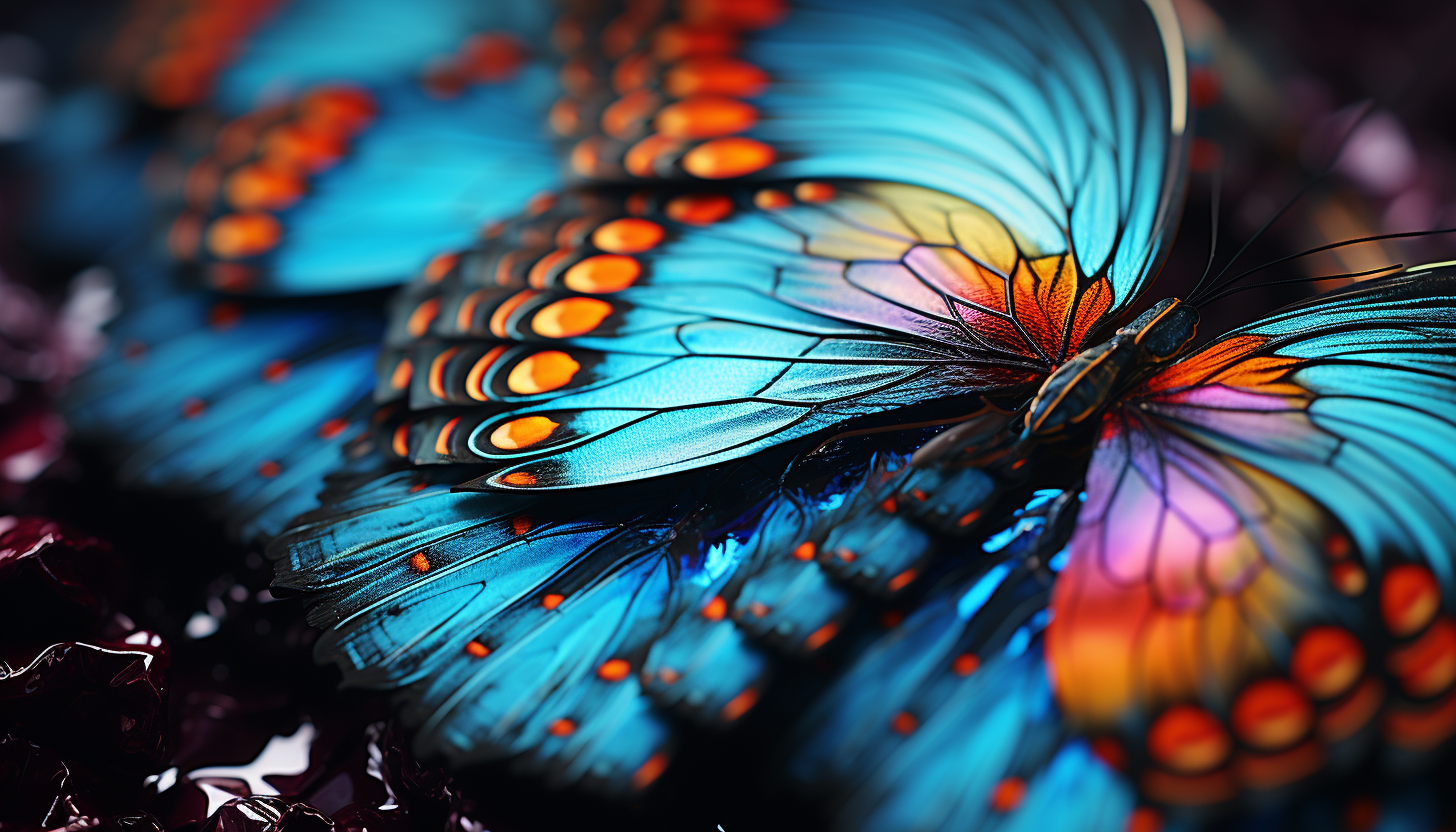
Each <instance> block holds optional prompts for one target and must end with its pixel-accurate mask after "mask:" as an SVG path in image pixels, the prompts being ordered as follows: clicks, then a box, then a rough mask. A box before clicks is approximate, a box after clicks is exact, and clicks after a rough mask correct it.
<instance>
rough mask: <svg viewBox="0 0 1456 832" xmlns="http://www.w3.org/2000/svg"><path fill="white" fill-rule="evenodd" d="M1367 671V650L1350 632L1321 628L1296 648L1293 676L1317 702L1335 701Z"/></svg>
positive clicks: (1291, 662)
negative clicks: (1318, 700)
mask: <svg viewBox="0 0 1456 832" xmlns="http://www.w3.org/2000/svg"><path fill="white" fill-rule="evenodd" d="M1364 671H1365V648H1364V647H1362V646H1361V644H1360V640H1359V639H1357V638H1355V636H1354V635H1352V634H1351V633H1350V632H1349V631H1348V630H1344V629H1341V628H1339V627H1330V626H1317V627H1310V628H1309V629H1308V630H1305V631H1304V633H1303V634H1302V635H1300V637H1299V641H1297V642H1296V643H1295V645H1294V653H1293V655H1292V656H1291V657H1290V660H1289V675H1290V676H1292V677H1293V678H1294V680H1295V681H1296V682H1298V683H1299V684H1300V685H1302V686H1303V687H1304V689H1305V690H1307V691H1309V695H1310V696H1313V697H1315V698H1316V699H1333V698H1334V697H1336V696H1339V695H1340V694H1342V693H1344V692H1345V691H1347V690H1349V689H1350V687H1351V686H1352V685H1354V684H1355V682H1356V680H1358V679H1359V678H1360V674H1361V673H1363V672H1364Z"/></svg>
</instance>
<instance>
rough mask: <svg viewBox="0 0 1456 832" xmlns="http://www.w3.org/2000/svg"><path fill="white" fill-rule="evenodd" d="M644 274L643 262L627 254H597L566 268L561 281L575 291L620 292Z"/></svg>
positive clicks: (595, 292) (594, 292) (592, 292)
mask: <svg viewBox="0 0 1456 832" xmlns="http://www.w3.org/2000/svg"><path fill="white" fill-rule="evenodd" d="M641 274H642V264H641V263H638V262H637V261H636V260H635V259H633V258H631V257H628V256H627V255H625V254H597V255H593V256H591V257H588V258H586V259H585V260H583V261H581V262H580V263H576V264H574V265H573V266H572V267H571V268H569V269H567V270H566V274H565V275H564V276H563V277H562V279H561V282H562V283H563V284H565V285H566V288H568V289H570V290H572V291H574V292H585V293H589V294H602V293H606V292H620V291H621V290H623V289H625V288H627V287H628V286H631V285H632V284H633V283H635V282H636V281H637V278H638V277H639V276H641Z"/></svg>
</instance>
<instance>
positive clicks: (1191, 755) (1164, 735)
mask: <svg viewBox="0 0 1456 832" xmlns="http://www.w3.org/2000/svg"><path fill="white" fill-rule="evenodd" d="M1231 748H1232V744H1231V743H1230V742H1229V737H1228V732H1226V731H1224V729H1223V726H1222V725H1221V724H1219V721H1218V720H1217V719H1216V718H1215V717H1214V716H1213V714H1211V713H1209V712H1208V711H1205V710H1203V709H1202V708H1197V707H1194V706H1192V705H1174V706H1173V707H1171V708H1169V709H1168V710H1166V711H1164V712H1163V713H1162V715H1161V716H1159V717H1158V718H1157V720H1156V721H1154V722H1153V726H1152V728H1151V729H1150V730H1149V731H1148V753H1149V754H1150V755H1151V756H1152V758H1153V760H1155V761H1156V762H1158V763H1159V764H1161V765H1163V766H1165V767H1167V768H1169V769H1171V770H1173V771H1176V772H1178V773H1180V774H1201V773H1203V772H1206V771H1211V770H1213V769H1214V768H1217V767H1218V766H1219V765H1220V764H1221V763H1223V761H1224V760H1225V759H1227V758H1228V755H1229V751H1230V750H1231Z"/></svg>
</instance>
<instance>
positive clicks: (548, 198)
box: [526, 191, 556, 217]
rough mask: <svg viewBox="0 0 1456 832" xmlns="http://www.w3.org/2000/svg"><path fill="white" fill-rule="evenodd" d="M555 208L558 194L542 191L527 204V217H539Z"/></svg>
mask: <svg viewBox="0 0 1456 832" xmlns="http://www.w3.org/2000/svg"><path fill="white" fill-rule="evenodd" d="M555 207H556V194H554V193H552V192H551V191H542V192H541V193H539V194H536V195H535V196H533V197H531V198H530V200H528V201H527V202H526V216H528V217H539V216H541V215H542V214H544V213H546V212H547V211H550V210H551V209H552V208H555Z"/></svg>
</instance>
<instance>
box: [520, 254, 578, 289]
mask: <svg viewBox="0 0 1456 832" xmlns="http://www.w3.org/2000/svg"><path fill="white" fill-rule="evenodd" d="M571 254H572V252H571V250H570V249H566V248H558V249H556V250H555V251H553V252H550V253H549V254H547V255H546V256H545V257H542V258H541V259H540V260H537V261H536V262H535V264H534V265H532V266H531V270H530V271H529V272H528V273H527V274H526V283H528V284H530V286H531V288H533V289H544V288H546V277H547V275H549V274H550V273H551V270H552V269H554V268H556V265H557V264H558V263H560V262H561V261H562V260H565V259H566V258H567V257H570V256H571Z"/></svg>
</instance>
